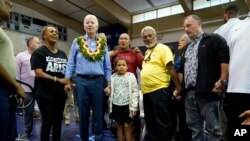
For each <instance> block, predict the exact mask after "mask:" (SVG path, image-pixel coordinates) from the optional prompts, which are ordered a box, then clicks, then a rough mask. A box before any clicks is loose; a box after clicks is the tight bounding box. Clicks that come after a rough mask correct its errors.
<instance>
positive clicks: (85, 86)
mask: <svg viewBox="0 0 250 141" xmlns="http://www.w3.org/2000/svg"><path fill="white" fill-rule="evenodd" d="M83 26H84V30H85V31H86V34H85V35H83V36H80V37H77V38H76V39H74V41H73V43H72V45H71V50H70V55H69V61H68V64H67V68H66V75H65V77H66V78H67V79H68V80H70V79H71V78H72V77H73V73H74V72H75V73H76V75H77V77H76V78H75V85H76V86H75V91H76V97H77V106H78V109H79V114H80V115H79V116H80V136H81V140H82V141H88V138H89V117H90V106H91V107H92V110H93V115H92V116H93V118H92V119H93V121H92V122H93V123H94V134H95V141H102V139H103V133H102V132H103V120H102V119H103V101H104V95H105V94H104V92H105V93H109V91H110V80H111V64H110V58H109V53H108V47H107V45H106V41H105V39H104V38H103V37H102V36H98V33H97V30H98V28H99V23H98V19H97V18H96V16H94V15H87V16H85V18H84V20H83ZM65 89H66V90H67V89H71V84H70V83H69V84H67V85H66V86H65Z"/></svg>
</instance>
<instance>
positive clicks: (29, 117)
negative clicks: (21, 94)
mask: <svg viewBox="0 0 250 141" xmlns="http://www.w3.org/2000/svg"><path fill="white" fill-rule="evenodd" d="M33 98H34V95H33V94H32V93H30V92H26V97H25V100H24V104H25V105H26V104H28V103H29V102H30V101H31V100H32V99H33ZM34 104H35V101H34V102H33V103H32V104H31V105H30V106H29V107H27V108H26V109H24V125H25V127H24V132H25V133H28V134H30V133H31V132H32V128H33V112H34Z"/></svg>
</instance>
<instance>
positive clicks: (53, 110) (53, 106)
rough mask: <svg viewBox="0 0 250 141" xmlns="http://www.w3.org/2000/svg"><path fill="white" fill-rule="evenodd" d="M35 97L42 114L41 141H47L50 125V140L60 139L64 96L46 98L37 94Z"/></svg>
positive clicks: (57, 140) (58, 140)
mask: <svg viewBox="0 0 250 141" xmlns="http://www.w3.org/2000/svg"><path fill="white" fill-rule="evenodd" d="M36 99H37V104H38V107H39V109H40V113H41V116H42V127H41V134H40V136H41V141H49V134H50V130H51V128H52V126H53V128H52V140H53V141H60V140H61V126H62V118H63V110H64V106H65V101H66V98H56V99H47V98H44V97H41V96H37V97H36Z"/></svg>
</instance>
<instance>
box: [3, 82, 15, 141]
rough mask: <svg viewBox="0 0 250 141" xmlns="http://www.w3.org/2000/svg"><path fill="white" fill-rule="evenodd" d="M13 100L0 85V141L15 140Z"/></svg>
mask: <svg viewBox="0 0 250 141" xmlns="http://www.w3.org/2000/svg"><path fill="white" fill-rule="evenodd" d="M15 102H16V101H15V98H12V99H10V98H9V92H8V91H7V89H5V88H3V87H0V141H15V138H16V137H17V128H16V116H15V110H16V106H17V105H16V103H15Z"/></svg>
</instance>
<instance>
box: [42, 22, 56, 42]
mask: <svg viewBox="0 0 250 141" xmlns="http://www.w3.org/2000/svg"><path fill="white" fill-rule="evenodd" d="M49 27H53V28H55V29H56V30H57V31H58V29H57V28H56V27H55V26H53V25H46V26H44V27H43V29H42V40H43V41H44V35H45V33H46V31H47V29H48V28H49Z"/></svg>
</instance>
